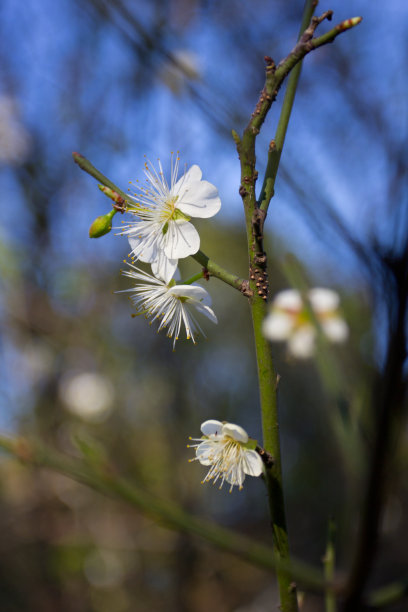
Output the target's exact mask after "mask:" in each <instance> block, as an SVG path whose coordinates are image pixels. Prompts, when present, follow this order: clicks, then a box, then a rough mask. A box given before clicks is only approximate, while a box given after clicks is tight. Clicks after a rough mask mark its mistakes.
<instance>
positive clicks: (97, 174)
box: [72, 152, 134, 205]
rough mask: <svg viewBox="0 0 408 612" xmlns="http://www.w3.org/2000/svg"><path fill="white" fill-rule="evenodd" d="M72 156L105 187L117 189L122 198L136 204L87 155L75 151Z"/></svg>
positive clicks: (82, 168)
mask: <svg viewBox="0 0 408 612" xmlns="http://www.w3.org/2000/svg"><path fill="white" fill-rule="evenodd" d="M72 157H73V158H74V162H75V163H76V164H78V166H79V167H80V168H81V170H83V171H84V172H87V173H88V174H90V175H91V176H93V177H94V178H95V179H96V180H97V181H99V183H102V185H105V187H109V188H110V189H112V190H113V191H116V193H118V194H119V195H120V196H122V198H123V199H124V200H126V202H128V203H129V204H130V205H133V204H134V202H132V200H131V198H130V197H129V194H126V193H125V192H124V191H122V190H121V189H119V187H117V186H116V185H115V184H114V183H112V181H110V180H109V179H108V178H107V177H106V176H104V175H103V174H102V172H99V170H98V169H97V168H95V166H93V165H92V164H91V162H90V161H89V160H88V159H86V157H84V156H83V155H81V154H80V153H75V152H74V153H72Z"/></svg>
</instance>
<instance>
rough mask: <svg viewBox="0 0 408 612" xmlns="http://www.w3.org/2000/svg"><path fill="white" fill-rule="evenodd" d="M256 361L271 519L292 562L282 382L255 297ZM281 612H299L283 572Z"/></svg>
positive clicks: (280, 554)
mask: <svg viewBox="0 0 408 612" xmlns="http://www.w3.org/2000/svg"><path fill="white" fill-rule="evenodd" d="M250 307H251V314H252V321H253V327H254V338H255V348H256V361H257V368H258V381H259V393H260V403H261V412H262V431H263V446H264V449H265V450H266V451H267V452H268V453H270V454H271V455H272V457H273V464H272V466H271V467H269V468H267V469H266V473H265V480H266V486H267V491H268V502H269V510H270V516H271V526H272V536H273V542H274V546H275V555H276V556H277V558H278V559H280V560H289V540H288V531H287V526H286V519H285V504H284V497H283V487H282V465H281V452H280V439H279V419H278V405H277V396H276V390H277V384H278V379H277V375H276V372H275V369H274V366H273V361H272V355H271V349H270V346H269V343H268V342H267V341H266V340H265V338H264V336H263V334H262V321H263V320H264V318H265V315H266V303H265V301H264V299H263V298H262V297H260V296H259V295H258V294H257V293H255V295H254V297H253V298H252V299H251V303H250ZM276 574H277V580H278V586H279V594H280V604H281V610H282V611H283V612H297V610H298V606H297V595H296V586H295V584H294V583H293V582H292V578H291V576H290V575H289V574H288V573H287V572H286V573H282V572H280V571H279V570H277V572H276Z"/></svg>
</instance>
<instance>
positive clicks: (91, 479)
mask: <svg viewBox="0 0 408 612" xmlns="http://www.w3.org/2000/svg"><path fill="white" fill-rule="evenodd" d="M0 447H1V448H2V449H4V450H5V451H7V452H8V453H9V454H12V455H14V456H15V457H17V458H18V459H20V460H21V461H23V462H24V463H28V464H30V465H34V466H36V467H43V468H50V469H52V470H54V471H57V472H60V473H61V474H64V475H66V476H68V477H69V478H72V479H73V480H76V481H78V482H81V483H83V484H85V485H87V486H89V487H91V488H92V489H95V490H96V491H99V492H100V493H102V494H104V495H107V496H109V497H112V498H114V499H118V500H122V501H125V502H127V503H129V504H130V505H131V506H134V507H135V508H137V509H138V510H139V511H141V512H142V513H143V514H145V515H147V516H149V517H151V518H153V519H154V520H155V521H157V522H158V523H159V524H160V525H163V526H165V527H167V528H168V529H174V530H177V531H183V532H188V533H191V534H194V535H197V536H200V537H201V538H204V539H205V540H206V541H208V542H210V543H211V544H213V545H214V546H216V547H218V548H220V549H222V550H225V551H227V552H229V553H232V554H234V555H237V556H239V557H240V558H242V559H244V560H245V561H247V562H249V563H251V564H253V565H256V566H258V567H261V568H263V569H266V570H272V569H276V568H279V570H280V571H281V572H282V573H288V572H289V571H290V572H291V574H292V575H293V576H296V577H297V579H298V580H299V581H300V582H301V583H302V584H303V585H304V586H305V587H307V588H309V589H310V590H314V591H319V592H322V591H324V590H325V589H326V588H327V585H326V583H325V581H324V578H323V576H322V574H321V572H320V571H319V570H316V569H315V568H313V567H310V566H309V565H307V564H306V563H303V562H302V561H292V563H291V565H290V567H289V564H288V563H287V562H286V561H285V560H281V559H279V558H276V557H275V556H274V555H273V551H272V549H270V548H269V547H267V546H265V545H264V544H258V543H254V542H253V541H252V540H251V539H250V538H247V537H245V536H241V535H240V534H237V533H235V532H233V531H232V530H230V529H226V528H223V527H219V526H218V525H216V524H214V523H211V522H210V521H206V520H203V519H199V518H196V517H194V516H192V515H190V514H188V513H187V512H185V511H184V510H182V509H181V508H179V507H178V506H176V505H175V504H173V503H171V502H168V501H165V500H161V499H159V498H157V497H155V496H153V495H151V494H149V493H147V492H146V491H144V490H143V489H142V488H141V487H139V486H138V485H137V484H135V483H134V482H132V483H130V482H129V481H127V480H126V479H125V478H123V477H121V476H120V475H118V474H117V473H116V472H115V470H114V468H113V467H112V466H111V465H109V464H106V462H104V461H100V462H99V463H95V462H93V463H91V462H89V461H88V462H86V461H84V460H79V459H74V458H72V457H67V456H65V455H62V454H61V453H59V452H57V451H55V450H53V449H50V448H48V447H46V446H44V445H41V444H39V443H38V442H37V441H36V442H33V441H30V440H27V439H24V438H10V437H7V436H5V435H1V434H0ZM333 588H340V587H339V585H338V586H336V587H335V586H334V585H333Z"/></svg>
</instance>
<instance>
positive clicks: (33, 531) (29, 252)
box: [0, 0, 408, 612]
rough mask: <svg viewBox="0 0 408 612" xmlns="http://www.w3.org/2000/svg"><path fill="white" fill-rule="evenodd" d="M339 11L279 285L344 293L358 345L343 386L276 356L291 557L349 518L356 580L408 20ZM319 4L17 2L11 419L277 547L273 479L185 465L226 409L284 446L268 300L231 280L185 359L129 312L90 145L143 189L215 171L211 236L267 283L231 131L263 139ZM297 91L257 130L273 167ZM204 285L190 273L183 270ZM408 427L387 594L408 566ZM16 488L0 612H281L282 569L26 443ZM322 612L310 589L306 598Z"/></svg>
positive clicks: (2, 212) (6, 91)
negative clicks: (179, 526) (259, 335)
mask: <svg viewBox="0 0 408 612" xmlns="http://www.w3.org/2000/svg"><path fill="white" fill-rule="evenodd" d="M327 9H333V10H334V12H335V15H334V23H337V22H339V21H342V20H343V19H346V18H348V17H352V16H355V15H362V16H363V18H364V21H363V22H362V24H361V25H360V26H358V28H355V29H353V30H351V31H349V32H346V33H345V34H343V35H342V36H340V37H338V38H337V39H336V41H335V43H334V44H332V45H327V46H325V47H323V48H321V49H319V50H317V51H315V52H313V53H312V54H310V55H309V56H307V58H306V59H305V61H304V66H303V73H302V77H301V81H300V85H299V89H298V93H297V97H296V101H295V107H294V111H293V115H292V121H291V124H290V126H289V131H288V135H287V141H286V144H285V149H284V153H283V157H282V163H281V168H280V173H279V175H278V179H277V183H276V196H275V198H274V200H273V202H272V204H271V207H270V214H269V217H268V221H267V244H268V253H269V263H270V287H271V292H272V294H274V293H276V292H277V291H279V290H282V289H284V288H286V287H287V286H288V284H289V283H288V278H287V276H286V272H287V263H285V262H287V257H288V254H291V257H292V261H297V262H298V266H301V268H302V269H303V274H304V276H305V278H307V279H308V282H309V284H310V286H327V287H330V288H333V289H335V290H337V291H338V292H339V293H340V295H341V298H342V308H343V314H344V316H345V318H346V319H347V321H348V324H349V327H350V338H349V340H348V342H347V344H345V345H344V346H341V347H335V348H333V349H332V348H330V349H327V350H330V360H331V361H330V363H332V364H335V365H334V366H333V367H332V368H331V370H330V373H329V374H328V373H327V369H324V368H323V369H322V367H321V365H319V363H318V362H317V361H315V360H313V359H311V360H308V361H301V362H299V361H295V360H294V359H290V358H289V357H288V355H287V352H286V350H285V347H284V346H281V345H276V347H275V354H276V363H277V370H278V372H279V374H280V376H281V382H280V393H279V395H280V412H281V434H282V448H283V466H284V472H285V482H286V505H287V512H288V521H289V531H290V539H291V545H292V550H293V552H294V554H295V555H296V556H298V557H301V558H302V559H304V560H307V561H309V562H311V563H313V564H314V565H316V566H318V567H319V566H321V559H322V556H323V554H324V549H325V545H326V544H325V541H326V531H327V524H328V520H329V517H334V519H335V521H336V522H337V526H338V537H337V556H338V567H339V569H340V570H346V569H347V568H348V567H349V564H350V559H351V555H352V551H353V541H354V538H355V533H356V528H357V518H358V510H359V507H360V504H361V500H362V494H363V492H364V486H363V482H364V479H365V475H366V470H367V457H368V455H369V451H370V449H371V447H372V440H373V436H374V432H375V423H376V413H375V406H374V404H373V401H372V398H373V391H372V390H373V388H374V389H376V388H377V386H376V385H380V386H381V382H382V380H383V378H384V376H386V363H387V354H388V353H387V351H388V352H389V347H390V339H391V337H392V334H393V329H394V328H395V317H398V315H397V314H396V313H398V311H399V310H398V309H400V310H401V300H402V298H401V295H402V292H403V291H402V290H403V286H404V282H405V281H406V278H407V276H406V270H407V266H406V254H407V251H406V249H407V233H408V216H407V213H408V208H407V181H406V179H407V177H406V168H407V157H408V153H407V147H406V142H407V136H408V134H407V132H408V129H407V128H408V105H407V89H408V82H407V79H406V78H405V74H406V65H407V62H408V47H407V45H406V40H407V38H408V6H407V4H406V3H405V2H403V1H402V0H401V1H398V0H393V1H392V2H388V3H374V2H364V1H359V0H357V1H356V0H354V1H351V0H342V1H341V2H340V1H339V0H332V2H331V3H329V2H326V1H324V2H323V1H322V2H321V3H320V6H319V8H318V11H319V12H323V11H324V10H327ZM302 10H303V2H301V1H299V0H296V1H294V2H290V3H288V2H286V1H284V0H272V1H271V0H268V1H267V0H253V1H252V2H239V1H237V0H223V2H215V1H213V0H189V1H187V0H167V1H166V0H151V1H150V2H149V3H147V2H142V1H139V0H133V1H132V0H81V1H79V0H58V1H57V2H55V1H54V0H42V2H37V1H35V0H26V1H25V2H24V3H18V2H14V1H13V0H3V2H2V3H1V7H0V34H1V35H0V189H1V193H2V200H3V204H2V206H1V207H0V275H1V280H0V283H1V297H0V321H1V327H2V335H1V340H0V372H1V374H0V425H1V428H2V430H3V431H4V432H8V433H10V434H16V433H19V434H22V435H27V436H38V437H40V438H41V439H42V440H44V441H45V442H46V443H47V444H50V445H52V446H54V447H56V448H58V449H59V450H60V451H63V452H65V453H68V454H74V455H75V454H76V453H77V449H76V447H75V442H74V441H75V439H77V438H79V439H82V440H86V441H88V442H89V443H90V444H94V445H96V446H98V445H100V446H102V447H104V448H105V452H106V453H107V455H108V457H109V459H110V460H111V462H112V463H113V464H114V465H115V467H116V469H117V470H118V471H119V472H120V473H122V474H123V475H125V476H127V477H128V478H130V479H134V480H136V481H137V482H138V483H139V484H143V485H144V486H145V487H146V488H147V489H148V490H149V491H152V492H155V493H157V494H158V495H160V496H162V497H164V498H169V499H173V500H176V501H178V502H180V503H182V504H183V506H184V507H185V508H187V509H188V510H190V511H191V512H194V513H196V514H197V515H200V516H204V517H211V518H213V519H214V520H216V521H218V522H220V523H221V524H223V525H226V526H229V527H231V528H234V529H236V530H237V531H239V532H242V533H246V534H248V535H250V536H252V537H254V538H258V539H260V540H262V541H264V542H266V543H268V540H269V543H270V544H271V538H269V536H268V535H266V536H265V533H267V529H268V525H269V519H268V515H267V501H266V493H265V490H264V487H263V484H262V482H261V481H260V480H257V479H247V480H250V481H249V482H246V483H245V488H244V491H243V492H238V491H233V493H232V494H231V495H229V494H228V491H227V490H223V491H219V490H218V489H217V487H212V486H211V485H204V486H203V485H200V481H201V479H202V478H203V476H204V474H205V468H203V467H202V466H200V465H199V464H198V463H194V464H192V465H189V464H188V463H187V460H188V458H189V457H190V456H191V453H192V451H189V450H188V449H186V443H187V438H188V436H189V435H191V436H193V437H194V436H198V435H199V428H200V424H201V422H202V421H204V420H206V419H208V418H216V419H221V420H229V421H233V422H238V423H240V424H241V425H242V426H244V427H245V428H246V429H247V431H248V432H249V434H250V435H251V436H252V437H255V438H259V437H260V435H261V431H260V416H259V405H258V393H257V385H256V371H255V365H254V348H253V344H252V338H251V323H250V318H249V309H248V307H247V304H246V301H245V299H244V298H242V297H241V296H240V295H239V294H238V293H237V292H235V291H234V290H232V289H230V288H228V287H226V286H223V284H222V283H220V282H219V281H217V280H216V279H211V281H210V282H209V283H208V284H206V289H207V290H208V291H209V292H210V293H211V295H212V298H213V307H214V310H215V312H216V314H217V316H218V319H219V324H218V326H217V328H215V327H214V326H212V325H211V324H210V323H208V324H206V323H207V322H206V321H204V326H205V329H206V332H207V339H206V340H205V341H201V342H199V345H198V346H193V345H192V344H191V343H188V342H186V341H180V342H179V343H178V344H177V348H176V352H175V353H173V352H172V342H171V341H169V340H168V339H167V338H166V337H165V334H163V333H161V334H156V333H155V329H153V328H154V325H153V327H150V326H149V325H148V324H147V323H146V321H145V320H144V319H143V318H142V317H140V318H139V317H138V318H136V319H133V318H131V313H132V308H131V304H130V303H129V301H128V300H127V299H126V297H125V296H123V295H116V294H114V292H115V291H117V290H119V289H125V288H126V287H128V286H129V281H128V280H127V279H125V278H123V277H121V276H120V267H121V262H122V260H123V258H124V257H125V256H126V255H127V252H128V246H127V241H126V239H125V238H123V237H120V236H116V235H115V233H114V232H112V233H110V234H109V235H107V236H105V237H103V238H101V239H99V240H90V239H89V238H88V228H89V225H90V224H91V222H92V220H93V219H94V218H95V217H96V216H98V215H101V214H104V213H105V212H108V210H109V208H110V204H109V200H107V199H106V197H105V196H104V195H103V194H102V193H101V192H100V191H99V190H98V189H97V184H96V182H95V181H94V180H93V179H92V178H91V177H89V176H88V175H86V174H85V173H83V172H82V171H81V170H80V169H79V168H78V167H77V166H75V164H74V163H73V161H72V157H71V153H72V151H78V152H80V153H82V154H83V155H85V156H86V157H87V158H88V159H90V160H91V161H92V163H93V164H94V165H95V166H96V167H97V168H99V169H100V170H101V171H102V172H103V173H104V174H105V175H107V176H108V177H109V178H110V179H111V180H112V181H113V182H115V183H116V184H117V185H119V186H120V187H121V188H122V189H126V188H127V186H128V182H129V181H130V180H131V181H135V180H136V179H138V178H139V179H140V178H142V170H143V163H144V156H145V155H146V156H147V157H148V158H149V159H151V160H152V161H155V160H156V158H157V157H160V159H161V160H162V163H163V164H164V166H165V168H168V167H169V161H170V152H171V151H173V150H178V151H180V157H181V162H182V163H186V164H187V165H191V164H194V163H197V164H199V165H200V167H201V168H202V170H203V178H205V179H207V180H209V181H210V182H212V183H214V184H215V185H216V186H217V187H218V189H219V192H220V195H221V199H222V210H221V212H220V213H219V215H218V216H217V217H216V218H214V219H211V220H209V221H206V222H198V223H197V224H196V225H197V227H198V228H199V231H200V235H201V245H202V249H203V250H204V252H205V253H207V254H208V255H209V256H210V257H211V258H213V259H214V260H215V261H217V262H219V263H220V264H221V265H223V266H225V267H226V268H227V269H229V270H231V271H232V272H235V273H237V274H239V275H241V276H243V277H247V275H248V273H247V258H246V253H245V251H246V248H245V237H244V219H243V212H242V204H241V199H240V197H239V195H238V187H239V175H240V171H239V162H238V159H237V155H236V151H235V146H234V143H233V140H232V138H231V129H232V128H234V129H235V130H237V131H238V132H241V131H242V130H243V128H244V126H245V124H246V122H247V121H248V119H249V116H250V114H251V112H252V110H253V108H254V105H255V103H256V100H257V97H258V94H259V91H260V89H261V88H262V86H263V81H264V60H263V57H264V56H265V55H270V56H272V57H273V58H274V60H275V61H276V62H278V61H279V60H280V59H281V58H282V57H284V56H285V55H286V54H287V53H288V51H289V50H290V49H291V47H292V46H293V44H294V42H295V40H296V36H297V33H298V29H299V24H300V19H301V14H302ZM329 27H330V26H329V24H328V23H324V24H322V26H321V27H320V30H319V32H320V33H322V32H324V31H326V30H327V29H329ZM283 93H284V92H283V91H282V92H281V93H280V95H279V97H278V100H277V102H276V104H275V105H274V107H273V108H272V112H271V113H270V116H269V117H268V120H267V122H266V124H265V126H264V128H263V131H262V132H261V135H260V136H259V139H258V145H257V155H258V170H259V172H260V176H262V172H263V170H264V168H265V165H266V161H267V147H268V143H269V141H270V140H271V138H273V136H274V131H275V128H276V124H277V120H278V117H279V109H280V105H281V102H282V98H283ZM259 187H260V185H259ZM118 217H119V215H117V216H116V217H115V221H116V220H117V219H118ZM198 271H199V268H198V265H197V264H196V263H195V262H193V261H191V262H190V261H184V262H182V273H183V277H186V276H188V275H191V274H194V273H195V272H198ZM404 279H405V281H404ZM405 291H406V289H405ZM390 409H392V406H390ZM399 416H401V418H399ZM402 416H403V411H401V413H400V414H399V415H398V420H397V421H396V423H395V431H398V432H399V437H398V442H399V444H398V447H396V448H397V452H396V453H395V454H394V455H393V463H392V470H390V473H389V478H388V483H387V484H388V488H387V493H388V497H387V500H388V501H387V503H386V504H385V512H384V514H383V519H382V532H381V543H380V554H379V555H378V557H377V561H376V563H375V566H374V569H373V573H372V577H371V581H370V585H371V586H381V585H383V584H385V583H386V582H387V581H388V580H394V579H395V580H396V579H399V578H401V577H402V576H403V575H404V571H405V572H406V564H407V556H406V549H407V546H406V533H407V527H408V520H407V513H406V511H407V503H408V485H407V479H406V478H404V475H405V474H406V468H407V462H408V450H407V445H406V441H407V431H406V426H405V424H404V420H403V418H402ZM396 440H397V437H395V441H396ZM0 474H1V486H0V496H1V513H0V529H1V533H2V537H1V540H0V552H1V554H0V609H1V611H2V612H26V611H27V612H28V611H30V612H31V611H34V610H35V611H41V612H54V611H55V610H58V611H61V612H74V611H75V612H85V611H86V612H88V611H92V612H127V611H130V610H132V611H134V612H145V611H147V610H167V611H169V612H180V611H181V612H201V611H204V610H208V607H209V606H211V609H212V610H213V611H214V612H229V611H231V610H234V611H236V612H263V611H266V610H271V609H275V606H276V605H277V594H276V590H275V579H274V577H273V576H271V575H269V574H268V573H267V572H264V571H261V570H258V569H256V568H253V567H251V566H249V565H248V564H245V563H244V562H243V561H240V560H237V559H234V558H232V557H230V556H229V555H227V554H224V553H221V552H219V551H216V550H214V549H212V548H210V547H208V546H207V545H205V544H204V543H202V542H201V541H198V540H196V539H194V538H190V537H188V536H185V535H177V534H175V533H172V532H168V531H165V530H164V529H163V528H161V527H159V526H157V525H156V524H154V523H153V522H152V521H150V520H148V519H146V518H143V517H141V516H140V515H139V514H138V513H137V512H136V511H134V510H133V509H132V508H129V507H126V506H125V505H124V504H122V503H119V502H114V501H110V500H108V499H105V498H103V497H102V496H100V495H99V494H97V493H95V492H93V491H91V490H88V489H87V488H85V487H84V486H82V485H79V484H77V483H75V482H71V481H70V480H69V479H67V478H65V477H63V476H60V475H58V474H53V473H50V472H48V471H38V470H34V469H30V468H28V467H26V466H24V467H23V466H21V465H20V464H18V463H17V462H16V461H15V460H12V459H10V458H9V457H7V456H6V455H2V457H1V462H0ZM404 568H405V569H404ZM405 606H406V602H405V604H404V603H403V602H402V603H401V602H400V603H399V604H396V605H394V606H392V607H389V608H388V609H390V610H401V611H402V610H405V609H406V607H405ZM322 609H323V608H322V602H321V600H319V599H318V598H316V597H315V596H312V595H306V596H305V598H304V603H303V610H317V611H318V610H322Z"/></svg>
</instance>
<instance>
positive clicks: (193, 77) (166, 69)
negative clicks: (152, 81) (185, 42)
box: [160, 49, 201, 95]
mask: <svg viewBox="0 0 408 612" xmlns="http://www.w3.org/2000/svg"><path fill="white" fill-rule="evenodd" d="M200 76H201V75H200V70H199V64H198V58H197V55H196V54H195V53H192V52H191V51H189V50H188V49H178V50H177V51H174V52H173V53H172V56H171V58H169V59H168V60H167V61H166V63H165V64H164V65H163V67H162V69H161V72H160V78H161V79H162V81H163V82H164V83H165V84H166V85H167V87H168V88H169V89H171V91H172V92H173V93H174V94H176V95H179V94H180V93H182V91H183V89H184V88H185V86H186V85H187V83H188V81H197V80H198V79H199V78H200Z"/></svg>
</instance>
